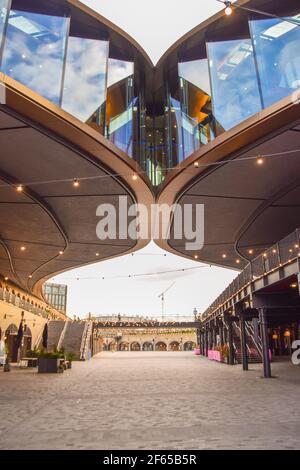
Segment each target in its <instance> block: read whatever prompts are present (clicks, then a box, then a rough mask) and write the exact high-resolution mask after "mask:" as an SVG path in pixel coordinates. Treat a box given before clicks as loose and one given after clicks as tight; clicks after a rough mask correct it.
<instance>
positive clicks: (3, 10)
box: [0, 0, 10, 50]
mask: <svg viewBox="0 0 300 470" xmlns="http://www.w3.org/2000/svg"><path fill="white" fill-rule="evenodd" d="M9 5H10V0H0V50H2V44H3V33H4V28H5V24H6V20H7V17H8V14H9Z"/></svg>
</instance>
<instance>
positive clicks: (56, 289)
mask: <svg viewBox="0 0 300 470" xmlns="http://www.w3.org/2000/svg"><path fill="white" fill-rule="evenodd" d="M67 295H68V286H66V285H64V284H52V283H49V282H47V283H46V284H45V285H44V297H45V299H46V301H47V302H48V303H49V304H50V305H53V307H55V308H56V309H57V310H60V311H61V312H63V313H66V310H67Z"/></svg>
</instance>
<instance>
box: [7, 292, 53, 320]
mask: <svg viewBox="0 0 300 470" xmlns="http://www.w3.org/2000/svg"><path fill="white" fill-rule="evenodd" d="M1 300H2V301H4V302H7V303H9V304H10V305H14V306H15V307H18V308H20V309H22V310H25V311H26V312H30V313H33V314H34V315H39V316H40V317H43V318H48V317H49V315H51V309H50V308H49V310H48V309H47V307H45V308H41V307H38V306H36V305H33V304H32V303H31V302H28V301H27V300H24V299H21V298H20V297H19V296H18V295H15V294H13V293H12V292H10V291H8V290H6V289H3V287H0V301H1Z"/></svg>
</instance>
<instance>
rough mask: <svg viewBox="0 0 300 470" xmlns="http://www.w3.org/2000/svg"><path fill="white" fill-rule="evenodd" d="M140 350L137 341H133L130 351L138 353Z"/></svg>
mask: <svg viewBox="0 0 300 470" xmlns="http://www.w3.org/2000/svg"><path fill="white" fill-rule="evenodd" d="M140 350H141V345H140V343H138V342H137V341H134V342H133V343H131V345H130V351H140Z"/></svg>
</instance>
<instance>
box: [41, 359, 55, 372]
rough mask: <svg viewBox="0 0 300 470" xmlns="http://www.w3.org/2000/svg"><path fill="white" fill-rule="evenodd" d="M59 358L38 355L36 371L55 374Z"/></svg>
mask: <svg viewBox="0 0 300 470" xmlns="http://www.w3.org/2000/svg"><path fill="white" fill-rule="evenodd" d="M58 366H59V359H53V358H49V357H39V360H38V373H39V374H57V371H58Z"/></svg>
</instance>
